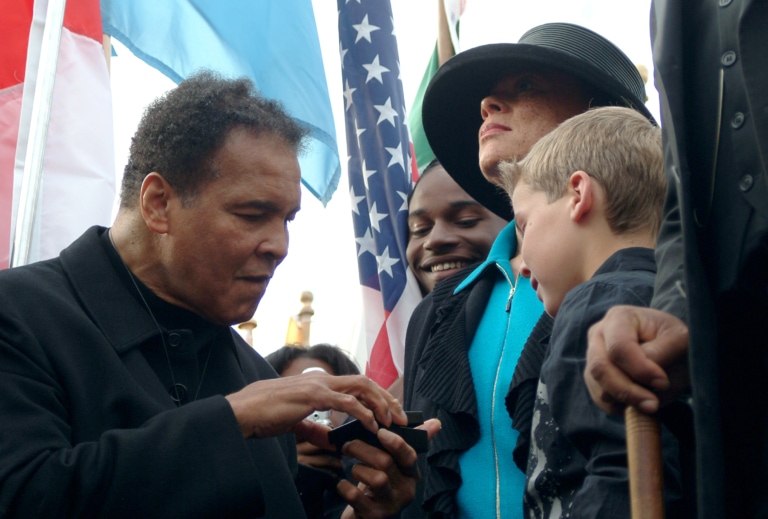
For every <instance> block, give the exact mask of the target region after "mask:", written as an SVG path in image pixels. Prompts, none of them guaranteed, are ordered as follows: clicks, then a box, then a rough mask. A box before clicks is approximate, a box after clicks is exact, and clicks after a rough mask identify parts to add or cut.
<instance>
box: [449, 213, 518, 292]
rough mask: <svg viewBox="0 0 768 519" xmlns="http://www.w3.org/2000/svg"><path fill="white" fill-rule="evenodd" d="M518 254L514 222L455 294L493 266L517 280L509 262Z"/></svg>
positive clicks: (505, 229) (509, 224)
mask: <svg viewBox="0 0 768 519" xmlns="http://www.w3.org/2000/svg"><path fill="white" fill-rule="evenodd" d="M516 252H517V233H516V232H515V221H514V220H512V221H511V222H509V223H508V224H507V226H506V227H504V228H503V229H502V230H501V232H500V233H499V235H498V236H496V239H495V240H494V242H493V245H492V246H491V250H490V251H489V252H488V257H487V258H486V260H485V261H484V262H482V263H481V264H480V265H478V266H477V268H476V269H475V270H473V271H472V273H471V274H470V275H469V276H467V277H466V278H465V279H464V281H462V282H461V283H459V286H457V287H456V290H454V291H453V293H454V294H457V293H459V292H460V291H462V290H464V289H465V288H466V287H467V286H469V285H471V284H472V283H473V282H474V281H475V280H476V279H477V278H478V277H480V276H481V275H482V273H483V272H484V271H485V269H487V268H488V267H490V266H491V265H498V266H499V267H501V268H502V269H504V270H505V271H506V272H507V274H508V275H509V278H510V279H515V276H514V275H513V273H512V266H511V265H510V264H509V260H511V259H512V258H514V257H515V253H516Z"/></svg>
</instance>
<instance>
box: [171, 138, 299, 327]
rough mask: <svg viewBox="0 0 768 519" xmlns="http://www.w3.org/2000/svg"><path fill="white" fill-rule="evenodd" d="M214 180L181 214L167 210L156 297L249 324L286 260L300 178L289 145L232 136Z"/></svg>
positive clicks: (214, 318) (179, 208) (178, 208)
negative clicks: (166, 226) (160, 283)
mask: <svg viewBox="0 0 768 519" xmlns="http://www.w3.org/2000/svg"><path fill="white" fill-rule="evenodd" d="M213 162H214V167H215V168H216V170H217V171H218V173H219V178H217V179H215V180H213V181H212V182H210V183H209V184H208V185H206V186H205V187H203V188H202V189H201V191H200V192H199V193H198V194H197V195H196V196H195V198H194V199H193V200H190V201H188V202H187V206H186V207H184V206H183V205H182V204H181V201H180V200H179V198H178V197H173V198H172V200H171V201H170V202H169V204H170V205H169V209H168V214H169V224H168V225H169V227H168V233H167V235H161V236H160V237H159V239H160V241H161V244H162V245H161V247H162V251H161V256H162V257H161V258H160V261H161V262H162V263H163V265H162V268H163V269H164V279H163V280H162V281H161V282H162V283H163V286H161V287H156V291H157V292H159V293H160V294H161V296H162V295H165V296H166V298H167V299H169V300H170V301H171V302H173V303H175V304H178V305H179V306H182V307H184V308H187V309H189V310H191V311H193V312H195V313H197V314H198V315H201V316H202V317H204V318H206V319H208V320H209V321H211V322H214V323H218V324H226V325H229V324H234V323H239V322H243V321H247V320H248V319H250V318H251V316H253V313H254V312H255V310H256V307H257V305H258V303H259V301H260V300H261V297H262V296H263V295H264V291H265V290H266V288H267V284H268V283H269V280H270V279H271V278H272V275H273V273H274V271H275V268H276V267H277V265H278V264H280V262H281V261H282V260H283V259H284V258H285V256H286V254H287V252H288V222H289V221H291V220H292V219H293V218H294V216H295V215H296V212H297V211H298V210H299V204H300V201H301V190H300V186H299V182H300V175H301V174H300V170H299V163H298V160H297V158H296V152H295V150H294V149H293V148H292V147H291V145H290V144H288V143H287V142H285V141H284V140H282V139H281V138H279V137H276V136H274V135H270V134H262V135H259V136H255V135H254V134H252V133H250V132H248V131H245V130H233V131H232V132H231V133H230V135H229V136H228V138H227V140H226V141H225V142H224V145H223V147H222V148H221V149H220V150H219V151H218V152H217V153H216V155H215V156H214V161H213Z"/></svg>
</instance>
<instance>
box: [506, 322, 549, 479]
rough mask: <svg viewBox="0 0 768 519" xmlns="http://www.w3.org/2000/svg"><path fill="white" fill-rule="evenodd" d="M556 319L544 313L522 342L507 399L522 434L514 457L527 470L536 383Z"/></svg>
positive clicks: (515, 425) (521, 467) (522, 468)
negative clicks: (526, 338)
mask: <svg viewBox="0 0 768 519" xmlns="http://www.w3.org/2000/svg"><path fill="white" fill-rule="evenodd" d="M554 322H555V320H554V319H552V317H550V316H549V315H548V314H546V313H544V314H541V317H540V318H539V321H538V322H537V323H536V326H534V327H533V330H532V331H531V335H529V336H528V340H527V341H526V342H525V345H524V346H523V352H522V353H521V354H520V359H518V361H517V367H516V368H515V374H514V375H513V376H512V383H511V384H510V385H509V392H508V393H507V397H506V398H505V399H504V405H505V406H506V407H507V412H508V413H509V416H510V417H511V418H512V427H513V428H514V429H515V430H517V431H518V432H519V433H520V435H519V436H518V437H517V444H516V445H515V450H514V451H513V452H512V458H513V459H514V460H515V464H516V465H517V466H518V468H519V469H520V470H522V471H523V472H526V470H527V464H528V448H529V446H530V444H531V420H532V419H533V405H534V403H535V399H536V387H537V386H538V384H539V373H540V372H541V364H542V363H543V362H544V357H545V356H546V355H547V349H548V348H549V337H550V335H551V334H552V325H553V324H554Z"/></svg>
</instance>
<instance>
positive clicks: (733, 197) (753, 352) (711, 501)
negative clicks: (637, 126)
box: [652, 0, 768, 518]
mask: <svg viewBox="0 0 768 519" xmlns="http://www.w3.org/2000/svg"><path fill="white" fill-rule="evenodd" d="M767 27H768V2H766V1H765V0H720V1H717V0H654V3H653V8H652V33H653V34H652V36H653V54H654V64H655V74H656V81H655V82H656V86H657V88H658V89H659V94H660V97H661V110H662V118H661V119H662V130H663V135H664V153H665V160H666V171H667V178H668V186H669V191H668V197H667V203H666V205H665V215H664V223H663V225H662V230H661V234H660V237H659V242H658V246H657V254H656V261H657V264H658V268H659V271H658V275H657V278H656V280H657V281H656V289H655V294H654V300H653V303H652V306H654V307H655V308H659V309H662V310H665V311H668V312H670V313H672V314H674V315H677V316H678V317H680V318H682V319H683V320H684V321H686V322H687V323H688V325H689V329H690V349H689V364H690V368H691V381H692V391H693V410H694V416H695V419H694V424H695V434H696V461H697V473H698V476H697V486H698V488H697V493H698V513H699V516H700V517H713V518H720V517H754V516H758V515H759V516H766V515H768V493H766V492H765V489H766V488H768V412H766V409H767V408H768V367H767V366H768V347H767V346H768V339H766V335H765V329H766V327H765V324H764V323H765V320H766V318H767V317H768V301H767V300H768V292H767V289H768V267H766V265H768V246H767V245H766V230H768V178H767V168H766V163H767V161H768V57H767V55H766V50H767V49H768V30H766V28H767Z"/></svg>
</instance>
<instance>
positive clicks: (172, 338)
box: [168, 332, 181, 348]
mask: <svg viewBox="0 0 768 519" xmlns="http://www.w3.org/2000/svg"><path fill="white" fill-rule="evenodd" d="M168 345H169V346H170V347H171V348H178V347H179V346H180V345H181V335H179V334H178V333H176V332H171V333H169V334H168Z"/></svg>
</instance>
